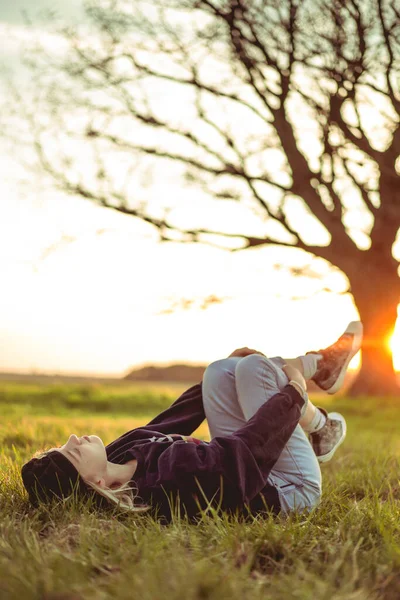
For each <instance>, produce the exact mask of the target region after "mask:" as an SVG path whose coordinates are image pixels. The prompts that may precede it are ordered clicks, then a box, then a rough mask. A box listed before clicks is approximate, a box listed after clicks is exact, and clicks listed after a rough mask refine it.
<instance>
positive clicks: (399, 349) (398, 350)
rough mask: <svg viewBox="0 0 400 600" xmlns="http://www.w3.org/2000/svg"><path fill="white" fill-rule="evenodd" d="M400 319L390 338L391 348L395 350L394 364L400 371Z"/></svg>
mask: <svg viewBox="0 0 400 600" xmlns="http://www.w3.org/2000/svg"><path fill="white" fill-rule="evenodd" d="M399 321H400V319H397V325H396V327H395V330H394V333H393V335H392V336H391V338H390V339H389V342H388V343H389V348H390V349H391V351H392V352H393V364H394V368H395V369H396V371H400V324H399Z"/></svg>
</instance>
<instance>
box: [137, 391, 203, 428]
mask: <svg viewBox="0 0 400 600" xmlns="http://www.w3.org/2000/svg"><path fill="white" fill-rule="evenodd" d="M205 418H206V416H205V413H204V407H203V394H202V385H201V383H199V384H197V385H194V386H192V387H191V388H189V389H188V390H186V391H185V392H184V393H183V394H182V395H181V396H180V397H179V398H178V399H177V400H175V402H174V403H173V404H172V405H171V406H170V407H169V408H167V409H166V410H164V411H163V412H162V413H161V414H159V415H158V416H157V417H155V418H154V419H152V420H151V421H150V423H148V424H147V425H146V426H145V427H141V428H140V429H141V430H144V431H145V430H146V429H147V430H149V431H157V432H159V433H165V434H166V435H169V434H171V433H180V434H181V435H191V434H192V433H193V431H195V430H196V429H197V428H198V427H199V426H200V425H201V424H202V422H203V421H204V419H205Z"/></svg>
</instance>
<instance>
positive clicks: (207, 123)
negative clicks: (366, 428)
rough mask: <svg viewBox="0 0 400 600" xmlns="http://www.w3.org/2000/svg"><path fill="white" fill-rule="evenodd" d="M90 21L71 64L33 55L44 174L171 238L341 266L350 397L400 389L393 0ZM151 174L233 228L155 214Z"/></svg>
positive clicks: (186, 3) (124, 13)
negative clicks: (356, 362)
mask: <svg viewBox="0 0 400 600" xmlns="http://www.w3.org/2000/svg"><path fill="white" fill-rule="evenodd" d="M86 13H87V16H88V23H90V27H89V25H88V24H85V26H84V27H83V28H82V27H77V28H76V29H71V28H64V29H63V30H62V31H60V30H59V35H60V36H61V37H62V39H63V42H64V44H65V47H66V48H67V53H66V54H65V52H64V50H63V52H61V51H60V53H57V52H51V53H49V52H48V51H44V52H33V51H32V49H31V51H30V56H29V61H30V67H31V69H32V70H33V71H34V73H35V78H36V79H35V81H36V87H37V99H36V100H37V101H36V103H34V105H33V109H32V110H31V111H30V118H31V126H32V132H33V136H34V140H35V148H36V151H37V153H38V156H39V157H40V160H41V163H42V166H43V167H44V168H45V169H46V171H47V172H48V173H50V174H51V176H52V177H53V178H54V179H55V180H56V182H57V184H58V185H60V186H61V187H62V188H63V189H64V190H67V191H68V192H71V193H73V194H77V195H79V196H81V197H83V198H86V199H89V200H91V201H93V202H95V203H97V204H99V205H101V206H104V207H109V208H112V209H114V210H117V211H120V212H122V213H125V214H126V215H131V216H133V217H137V218H139V219H142V220H144V221H146V222H148V223H150V224H152V225H153V226H154V227H156V228H157V229H158V230H159V232H160V236H161V239H163V240H168V239H174V240H176V239H179V240H182V241H185V240H190V241H198V240H202V239H205V236H209V235H210V234H213V235H214V234H218V235H219V236H224V237H225V238H232V240H231V242H232V244H233V243H234V242H237V245H236V248H240V249H247V248H254V247H256V246H265V245H279V246H284V247H288V248H296V249H299V250H301V251H303V252H306V253H309V254H311V255H314V256H316V257H320V258H322V259H324V260H325V261H327V262H328V263H329V264H331V265H332V266H334V267H336V268H338V269H340V270H341V271H342V272H343V273H344V274H345V275H346V276H347V279H348V282H349V291H350V293H351V294H352V295H353V298H354V302H355V304H356V306H357V308H358V310H359V313H360V317H361V319H362V320H363V322H364V326H365V342H364V346H363V365H362V370H361V375H360V377H359V378H358V380H357V382H356V384H355V385H354V386H353V390H352V392H353V393H354V394H360V393H368V394H379V395H382V394H394V393H396V392H397V391H398V387H397V384H396V378H395V374H394V369H393V363H392V356H391V351H390V349H389V345H388V338H389V336H390V335H391V333H392V332H393V329H394V326H395V323H396V319H397V307H398V304H399V301H400V281H399V275H398V266H399V265H398V260H396V258H395V257H394V255H393V246H394V244H395V241H396V236H397V234H398V230H399V227H400V193H399V173H400V161H399V153H400V126H399V117H400V93H399V73H400V10H399V7H398V5H397V3H396V2H395V0H302V1H300V0H177V1H176V2H174V1H173V0H153V1H152V2H151V3H148V2H143V1H142V0H134V1H131V2H129V1H128V2H126V1H122V0H121V1H119V0H115V1H111V0H109V1H106V2H94V3H90V4H87V5H86ZM171 99H172V100H171ZM39 107H40V108H39ZM76 140H78V141H79V144H80V146H79V147H83V148H84V150H80V151H77V150H76V149H75V150H74V148H77V146H75V145H74V144H73V142H74V141H76ZM83 153H84V158H85V159H84V160H82V159H83ZM149 165H153V167H154V170H153V172H152V173H153V177H155V178H156V180H157V178H162V177H164V176H165V174H166V173H167V172H169V171H173V172H174V173H175V175H176V177H177V178H180V181H181V184H182V186H183V188H185V189H187V188H189V189H190V190H192V191H193V190H196V195H195V196H193V197H194V198H196V199H197V200H196V201H198V202H199V203H201V202H203V201H204V199H205V198H207V199H208V200H210V199H212V200H213V201H215V203H216V206H217V205H218V206H220V205H221V204H222V205H223V203H225V205H224V206H225V210H226V227H225V228H222V227H220V226H218V227H215V225H212V220H213V217H212V216H211V217H210V213H207V215H208V216H207V218H206V221H205V220H204V219H205V215H203V217H202V216H201V215H200V216H198V221H197V223H196V225H195V226H190V227H186V228H185V227H181V226H178V224H177V221H176V219H175V218H173V214H172V213H170V212H168V211H165V212H164V213H162V214H161V216H160V212H159V211H158V213H157V211H154V210H152V209H151V206H150V205H149V204H147V203H146V202H143V199H141V191H140V189H141V188H140V184H142V183H143V178H146V177H147V176H148V168H149ZM122 173H123V175H122ZM232 202H236V203H240V205H241V206H243V208H244V209H246V210H249V211H250V212H252V213H256V214H257V216H258V218H259V227H258V229H257V233H256V234H253V233H252V232H249V231H248V227H244V226H243V228H242V229H241V227H240V225H239V226H237V225H235V226H234V227H233V225H232V223H231V222H230V215H231V212H230V211H231V207H232ZM357 211H358V212H357ZM196 214H197V213H196ZM354 215H356V218H355V216H354ZM210 223H211V225H210V226H209V224H210ZM260 231H262V232H263V233H262V234H260V233H259V232H260ZM207 239H210V238H209V237H208V238H207ZM219 239H221V238H219ZM327 318H329V315H327Z"/></svg>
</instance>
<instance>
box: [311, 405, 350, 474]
mask: <svg viewBox="0 0 400 600" xmlns="http://www.w3.org/2000/svg"><path fill="white" fill-rule="evenodd" d="M328 417H329V418H330V419H337V420H338V421H340V422H341V423H342V425H343V433H342V437H341V438H340V439H339V441H338V442H337V444H336V446H334V447H333V448H332V450H331V451H330V452H328V454H324V455H323V456H317V460H318V462H320V463H326V462H328V461H329V460H331V458H332V456H333V455H334V454H335V452H336V450H337V449H338V448H339V446H340V445H341V444H343V442H344V438H345V437H346V433H347V425H346V421H345V418H344V417H343V415H341V414H340V413H335V412H333V413H329V414H328Z"/></svg>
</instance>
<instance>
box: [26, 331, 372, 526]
mask: <svg viewBox="0 0 400 600" xmlns="http://www.w3.org/2000/svg"><path fill="white" fill-rule="evenodd" d="M361 338H362V325H361V323H359V322H353V323H350V325H349V326H348V328H347V329H346V331H345V333H344V334H343V335H342V336H341V337H340V338H339V340H338V341H337V342H335V344H333V345H332V346H330V347H328V348H326V349H324V350H320V351H319V352H312V353H308V354H307V355H305V356H300V357H298V358H295V359H291V360H286V361H284V360H283V359H281V358H272V359H268V358H266V357H265V356H264V355H263V354H261V353H259V352H256V351H255V350H250V349H249V348H241V349H239V350H235V351H234V352H233V353H232V354H231V355H230V356H229V357H228V358H226V359H222V360H219V361H217V362H214V363H212V364H210V365H209V366H208V367H207V369H206V371H205V373H204V377H203V382H202V384H199V385H195V386H193V387H192V388H190V389H189V390H187V391H186V392H184V393H183V394H182V396H181V397H180V398H178V400H176V401H175V402H174V403H173V404H172V406H170V408H168V409H167V410H165V411H164V412H162V413H161V414H160V415H159V416H157V417H156V418H155V419H153V420H152V421H150V423H149V424H148V425H147V426H145V427H140V428H137V429H133V430H132V431H128V432H127V433H125V434H124V435H122V436H121V437H119V438H118V439H116V440H115V441H114V442H111V444H108V446H106V447H105V446H104V444H103V442H102V440H101V439H100V438H99V437H97V436H95V435H90V436H87V435H85V436H82V437H77V436H76V435H74V434H73V435H71V436H70V438H69V439H68V441H67V443H66V444H64V445H63V446H61V447H60V448H57V449H52V450H49V451H47V452H46V453H45V454H43V455H41V456H40V457H38V458H33V459H32V460H30V461H29V462H28V463H26V464H25V465H24V466H23V468H22V479H23V482H24V485H25V487H26V489H27V491H28V493H29V497H30V500H31V501H32V503H33V504H35V505H37V503H38V501H49V500H51V499H54V497H56V498H59V499H63V498H66V497H68V496H70V495H71V494H72V493H73V492H74V490H76V491H77V492H78V493H79V494H80V495H84V496H87V495H88V494H89V495H91V496H93V497H94V498H95V499H96V501H99V502H100V503H104V502H106V503H114V504H117V505H118V506H120V507H121V508H123V509H127V510H131V511H144V510H149V509H152V511H154V514H156V516H158V517H161V518H163V519H165V520H167V521H169V520H170V519H171V514H172V508H171V506H172V505H173V506H174V507H175V509H176V508H178V509H179V511H180V512H179V514H181V515H184V514H186V515H187V516H188V517H189V518H193V517H195V516H196V515H198V514H199V511H200V510H204V509H205V508H207V507H208V506H213V507H217V508H219V509H222V510H226V511H228V512H248V511H250V513H252V514H254V513H258V512H260V511H265V510H272V511H274V512H275V513H278V512H280V511H282V512H284V513H287V512H290V511H292V510H311V509H312V508H313V507H314V506H316V505H317V504H318V502H319V499H320V496H321V471H320V467H319V462H326V461H328V460H330V459H331V458H332V456H333V454H334V452H335V451H336V449H337V448H338V446H339V445H340V444H341V443H342V441H343V439H344V437H345V435H346V423H345V420H344V418H343V417H342V416H341V415H339V414H338V413H330V414H327V413H326V411H325V410H324V409H322V408H317V407H315V406H314V405H313V404H312V403H311V401H310V400H309V399H308V396H307V391H306V381H305V380H306V379H313V380H314V381H315V382H316V383H317V385H318V386H319V387H320V388H321V389H323V390H326V391H327V392H328V393H334V392H336V391H337V390H338V389H339V388H340V386H341V385H342V383H343V380H344V376H345V373H346V369H347V366H348V364H349V362H350V360H351V358H352V357H353V356H354V355H355V354H356V352H357V351H358V350H359V348H360V344H361ZM205 417H207V420H208V425H209V428H210V433H211V438H212V440H211V442H204V441H201V440H198V439H195V438H192V437H187V436H190V435H191V434H192V433H193V431H195V430H196V429H197V428H198V427H199V425H200V424H201V423H202V421H203V420H204V418H205Z"/></svg>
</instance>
